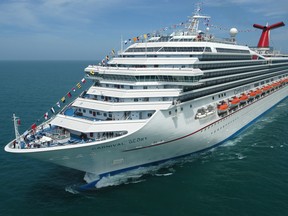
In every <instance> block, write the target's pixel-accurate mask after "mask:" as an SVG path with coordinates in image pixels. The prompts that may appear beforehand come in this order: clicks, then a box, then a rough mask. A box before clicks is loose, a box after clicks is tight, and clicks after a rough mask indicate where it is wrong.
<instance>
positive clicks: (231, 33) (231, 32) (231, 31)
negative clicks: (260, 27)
mask: <svg viewBox="0 0 288 216" xmlns="http://www.w3.org/2000/svg"><path fill="white" fill-rule="evenodd" d="M237 34H238V30H237V29H236V28H231V29H230V35H231V37H235V36H236V35H237Z"/></svg>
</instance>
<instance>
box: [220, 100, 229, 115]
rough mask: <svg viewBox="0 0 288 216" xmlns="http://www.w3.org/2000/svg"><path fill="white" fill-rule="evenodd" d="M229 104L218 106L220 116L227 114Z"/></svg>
mask: <svg viewBox="0 0 288 216" xmlns="http://www.w3.org/2000/svg"><path fill="white" fill-rule="evenodd" d="M228 108H229V106H228V104H227V103H226V102H224V103H222V104H220V105H218V107H217V109H218V114H223V113H226V112H227V111H228Z"/></svg>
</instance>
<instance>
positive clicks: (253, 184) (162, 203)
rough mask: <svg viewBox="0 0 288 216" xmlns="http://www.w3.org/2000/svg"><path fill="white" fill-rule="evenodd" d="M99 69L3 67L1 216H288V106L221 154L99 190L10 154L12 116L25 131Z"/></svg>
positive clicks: (50, 64) (74, 174)
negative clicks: (86, 71) (78, 188)
mask: <svg viewBox="0 0 288 216" xmlns="http://www.w3.org/2000/svg"><path fill="white" fill-rule="evenodd" d="M96 63H97V62H93V61H0V88H1V91H0V103H1V106H0V134H1V139H0V144H1V149H2V150H1V151H0V158H1V166H0V167H1V172H0V215H1V216H18V215H29V216H33V215H37V216H39V215H41V216H46V215H52V216H58V215H69V216H74V215H75V216H76V215H88V216H89V215H100V216H102V215H103V216H104V215H105V216H109V215H125V216H144V215H145V216H149V215H151V216H152V215H155V216H156V215H157V216H158V215H176V216H181V215H189V216H191V215H196V216H201V215H221V216H223V215H233V216H238V215H241V216H242V215H243V216H244V215H245V216H247V215H251V216H258V215H261V216H263V215H266V216H284V215H288V204H287V202H288V112H287V108H288V100H285V101H282V102H281V103H280V104H278V105H277V106H275V108H274V109H272V110H271V111H270V112H268V113H267V114H265V115H264V116H263V117H262V118H260V119H259V120H258V121H257V122H255V123H254V124H253V125H252V126H250V127H249V128H248V129H247V130H245V131H244V132H243V133H242V134H240V135H239V136H237V137H235V138H234V139H231V140H229V141H227V142H226V143H224V144H223V145H222V146H220V147H218V148H216V149H213V150H211V151H208V152H206V153H205V154H201V155H197V156H193V157H187V158H183V159H179V160H177V161H173V163H170V164H169V166H166V167H162V168H161V169H159V170H157V169H156V170H155V169H154V170H151V172H148V173H147V174H145V175H143V176H142V177H139V178H137V179H132V180H131V179H129V178H128V180H127V181H124V182H121V183H119V182H120V181H119V179H118V180H117V181H115V182H113V181H111V182H110V183H109V185H111V186H108V187H105V188H102V189H98V190H91V191H85V192H83V191H82V192H77V191H75V190H74V189H73V188H74V186H75V185H81V184H84V183H85V182H84V180H83V176H84V173H82V172H80V171H77V170H72V169H68V168H65V167H60V166H57V165H54V164H49V163H45V162H41V161H37V160H34V159H30V158H26V157H24V156H22V155H14V154H9V153H6V152H5V151H4V146H5V145H6V144H7V143H8V142H9V141H10V140H12V139H13V138H14V129H13V123H12V115H13V113H15V114H16V115H17V116H19V117H20V118H21V126H20V132H21V133H23V132H24V131H25V130H26V129H28V128H29V127H30V126H31V125H32V124H33V123H35V122H38V120H41V119H43V116H44V114H45V113H46V112H47V111H49V110H50V108H51V107H52V106H55V104H56V103H57V102H58V101H60V99H61V98H62V97H63V96H65V95H66V94H67V92H70V91H71V89H72V88H73V87H75V86H76V84H77V83H78V82H81V79H82V78H83V77H84V72H83V70H84V68H85V67H86V66H87V65H88V64H96ZM90 84H91V83H89V81H88V82H87V83H86V84H83V85H82V87H81V90H84V89H85V88H88V86H89V85H90ZM77 92H78V93H80V91H79V90H77ZM77 92H75V93H77ZM72 93H73V95H75V93H74V92H72ZM113 185H114V186H113Z"/></svg>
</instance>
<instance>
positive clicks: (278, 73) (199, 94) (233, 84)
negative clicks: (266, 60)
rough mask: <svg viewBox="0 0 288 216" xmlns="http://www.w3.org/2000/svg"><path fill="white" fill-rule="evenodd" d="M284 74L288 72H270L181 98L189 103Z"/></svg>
mask: <svg viewBox="0 0 288 216" xmlns="http://www.w3.org/2000/svg"><path fill="white" fill-rule="evenodd" d="M284 73H287V71H280V72H272V73H271V72H270V73H269V74H267V75H265V76H257V77H254V78H251V79H249V80H243V81H239V82H237V83H232V84H228V83H227V85H225V86H220V87H214V88H211V89H208V90H205V91H200V92H196V93H191V94H185V95H183V96H181V98H180V100H181V101H182V102H185V101H189V100H192V99H195V98H198V97H202V96H205V95H209V94H213V93H216V92H220V91H224V90H227V89H231V88H234V87H237V86H242V85H246V84H249V83H253V82H256V81H259V80H262V79H269V78H271V77H273V76H283V75H282V74H284Z"/></svg>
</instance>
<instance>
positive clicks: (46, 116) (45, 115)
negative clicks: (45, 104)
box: [44, 112, 48, 120]
mask: <svg viewBox="0 0 288 216" xmlns="http://www.w3.org/2000/svg"><path fill="white" fill-rule="evenodd" d="M44 118H45V119H46V120H47V119H48V112H46V113H45V114H44Z"/></svg>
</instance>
